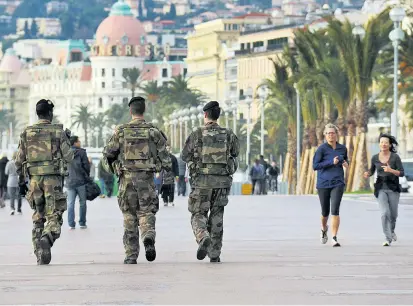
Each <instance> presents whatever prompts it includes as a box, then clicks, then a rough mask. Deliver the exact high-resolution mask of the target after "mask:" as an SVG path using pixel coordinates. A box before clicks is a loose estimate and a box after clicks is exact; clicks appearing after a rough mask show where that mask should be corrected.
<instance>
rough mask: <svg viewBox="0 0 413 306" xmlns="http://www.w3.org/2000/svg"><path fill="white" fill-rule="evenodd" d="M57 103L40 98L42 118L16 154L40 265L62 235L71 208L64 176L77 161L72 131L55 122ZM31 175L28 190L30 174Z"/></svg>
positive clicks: (25, 133)
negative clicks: (72, 147) (27, 180)
mask: <svg viewBox="0 0 413 306" xmlns="http://www.w3.org/2000/svg"><path fill="white" fill-rule="evenodd" d="M53 107H54V105H53V103H52V102H51V101H50V100H44V99H42V100H40V101H39V102H37V104H36V113H37V116H38V117H39V121H38V122H37V123H36V124H34V125H32V126H28V127H26V129H25V130H24V131H23V132H22V134H21V135H20V142H19V148H18V152H17V157H16V167H17V174H18V175H19V187H20V194H21V195H22V196H25V195H26V193H27V196H26V198H27V201H28V203H29V205H30V207H31V208H32V209H33V211H34V213H33V217H32V219H33V230H32V241H33V248H34V254H35V255H36V257H37V264H39V265H45V264H46V265H47V264H49V263H50V261H51V259H52V256H51V248H52V246H53V245H54V243H55V242H56V240H57V239H58V238H59V237H60V231H61V227H62V224H63V219H62V215H63V213H64V212H65V211H66V209H67V202H66V195H65V194H64V193H63V178H64V176H66V175H67V163H70V162H71V161H72V160H73V151H72V150H71V146H70V142H69V138H68V137H70V131H69V130H66V131H64V130H63V125H62V124H52V123H51V122H52V120H53ZM27 176H29V178H30V186H29V188H28V189H27V186H26V182H25V180H26V177H27Z"/></svg>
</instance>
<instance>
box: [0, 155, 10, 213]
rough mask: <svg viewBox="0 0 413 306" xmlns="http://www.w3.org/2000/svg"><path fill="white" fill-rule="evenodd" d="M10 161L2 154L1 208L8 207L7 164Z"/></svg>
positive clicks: (0, 159) (0, 164)
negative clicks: (6, 202)
mask: <svg viewBox="0 0 413 306" xmlns="http://www.w3.org/2000/svg"><path fill="white" fill-rule="evenodd" d="M8 162H9V159H8V158H7V156H3V154H2V155H1V158H0V208H4V207H6V204H5V201H6V196H7V181H8V177H7V174H6V165H7V163H8Z"/></svg>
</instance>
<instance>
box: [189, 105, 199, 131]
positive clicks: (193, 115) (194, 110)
mask: <svg viewBox="0 0 413 306" xmlns="http://www.w3.org/2000/svg"><path fill="white" fill-rule="evenodd" d="M189 110H190V112H189V113H190V115H191V117H190V118H191V127H192V129H193V128H194V127H195V120H196V115H197V114H198V109H197V108H196V107H195V106H192V107H191V108H190V109H189Z"/></svg>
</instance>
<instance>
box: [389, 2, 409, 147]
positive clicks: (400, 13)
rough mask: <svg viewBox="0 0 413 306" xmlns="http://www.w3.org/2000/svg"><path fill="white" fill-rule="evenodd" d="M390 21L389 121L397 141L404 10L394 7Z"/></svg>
mask: <svg viewBox="0 0 413 306" xmlns="http://www.w3.org/2000/svg"><path fill="white" fill-rule="evenodd" d="M389 15H390V19H391V20H392V21H393V23H394V29H393V30H392V31H391V32H390V34H389V38H390V40H391V41H392V42H393V47H394V82H393V95H394V96H393V114H392V119H391V134H392V135H393V136H394V137H396V139H397V132H398V129H397V125H398V124H397V123H398V119H397V117H398V114H397V113H398V108H399V98H398V94H399V93H398V88H397V85H398V75H397V74H398V70H399V44H400V42H401V41H402V40H403V39H404V32H403V30H402V29H401V22H402V20H403V19H404V17H405V16H406V12H405V10H404V8H402V7H400V6H396V7H394V8H392V10H391V11H390V14H389Z"/></svg>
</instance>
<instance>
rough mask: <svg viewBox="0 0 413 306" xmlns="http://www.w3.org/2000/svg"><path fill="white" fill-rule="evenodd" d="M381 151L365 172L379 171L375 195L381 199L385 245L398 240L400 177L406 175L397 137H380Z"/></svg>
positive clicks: (368, 175) (367, 173) (366, 175)
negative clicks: (396, 230)
mask: <svg viewBox="0 0 413 306" xmlns="http://www.w3.org/2000/svg"><path fill="white" fill-rule="evenodd" d="M379 142H380V153H378V154H376V155H374V156H373V157H372V158H371V168H370V171H368V172H365V173H364V177H365V178H368V177H370V176H372V175H373V174H374V173H375V171H377V180H376V183H375V184H374V195H375V196H376V198H377V199H378V201H379V206H380V210H381V223H382V227H383V233H384V236H385V237H386V241H385V242H384V243H383V246H390V244H391V243H392V241H396V240H397V236H396V233H395V232H394V230H395V228H396V220H397V215H398V207H399V199H400V192H401V187H400V183H399V177H402V176H404V169H403V164H402V161H401V159H400V156H399V155H397V154H396V148H395V147H396V146H397V145H398V143H397V141H396V139H395V138H394V137H393V136H391V135H388V134H381V135H380V137H379Z"/></svg>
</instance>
